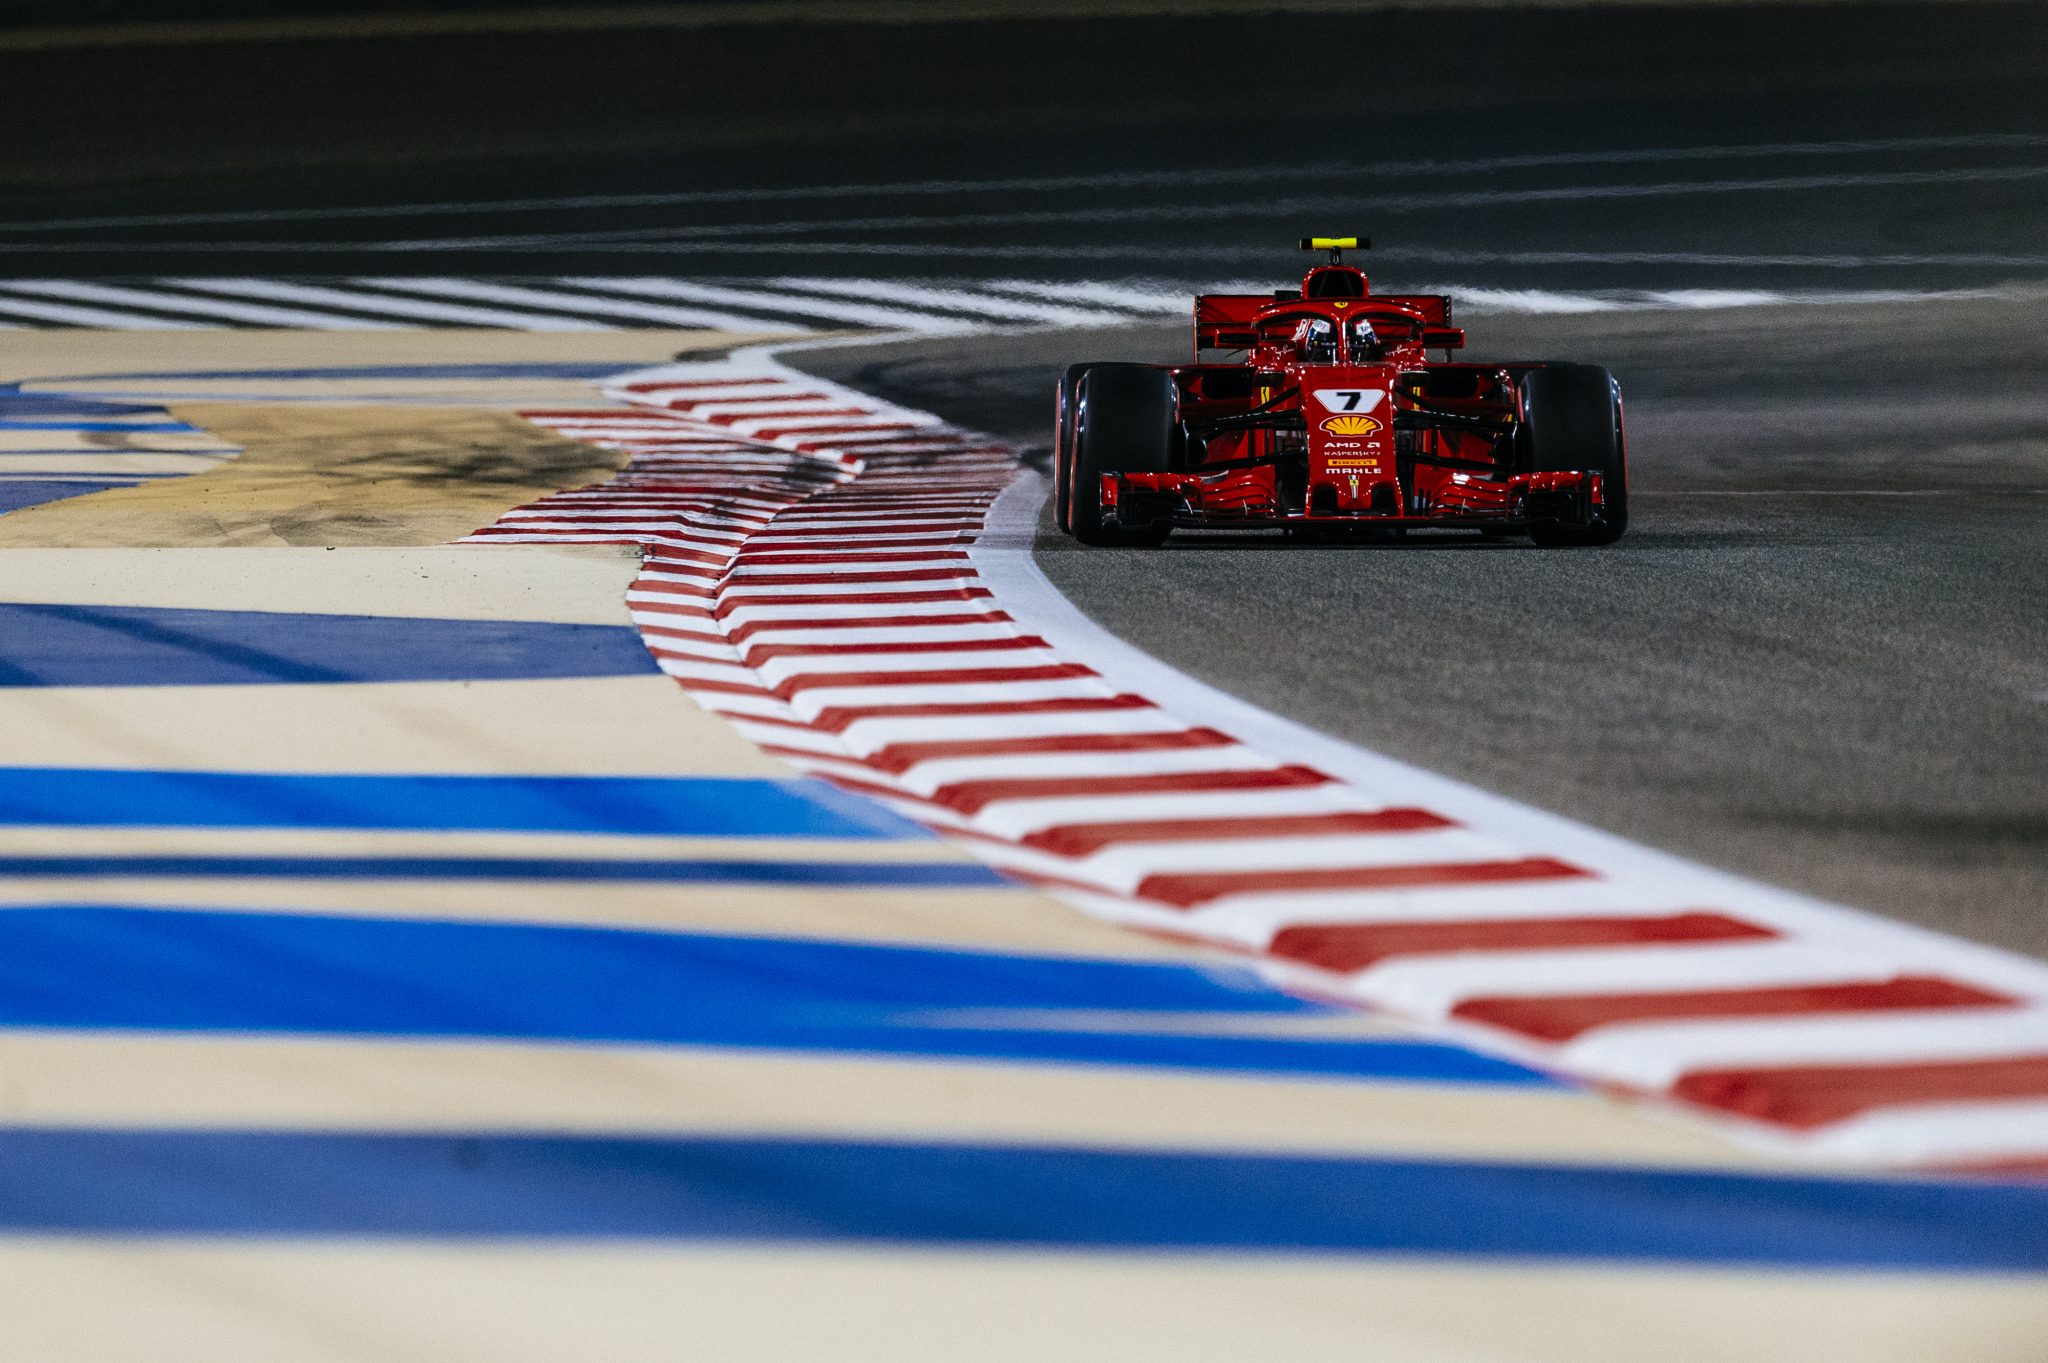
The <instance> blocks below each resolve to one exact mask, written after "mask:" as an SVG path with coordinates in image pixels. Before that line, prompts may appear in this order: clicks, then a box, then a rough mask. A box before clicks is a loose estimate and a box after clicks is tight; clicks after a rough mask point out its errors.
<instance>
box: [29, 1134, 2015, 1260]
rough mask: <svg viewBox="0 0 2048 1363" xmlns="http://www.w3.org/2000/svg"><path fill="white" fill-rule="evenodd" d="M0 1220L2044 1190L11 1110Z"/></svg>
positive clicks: (403, 1223)
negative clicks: (164, 1123)
mask: <svg viewBox="0 0 2048 1363" xmlns="http://www.w3.org/2000/svg"><path fill="white" fill-rule="evenodd" d="M0 1227H4V1228H5V1229H7V1230H10V1231H14V1232H17V1233H20V1232H28V1233H40V1234H53V1233H54V1234H60V1235H80V1234H85V1235H185V1236H193V1235H203V1236H223V1235H228V1236H325V1237H389V1238H416V1237H441V1238H486V1237H488V1238H502V1237H518V1238H578V1239H605V1240H615V1239H640V1240H662V1241H681V1242H697V1243H703V1242H713V1243H717V1242H724V1243H733V1242H739V1243H754V1244H820V1243H823V1244H840V1245H846V1244H851V1245H860V1244H891V1245H918V1246H947V1247H960V1248H970V1247H998V1246H999V1247H1004V1248H1031V1249H1040V1250H1070V1251H1071V1250H1125V1251H1132V1250H1137V1251H1190V1250H1229V1251H1237V1252H1251V1253H1263V1254H1274V1253H1281V1254H1286V1253H1294V1254H1301V1253H1313V1254H1344V1255H1408V1256H1415V1255H1431V1256H1439V1255H1448V1256H1457V1257H1461V1258H1464V1257H1488V1258H1503V1257H1505V1258H1515V1259H1535V1260H1578V1261H1594V1262H1606V1263H1675V1264H1702V1265H1704V1264H1720V1265H1743V1266H1754V1267H1777V1268H1805V1269H1825V1268H1835V1269H1864V1270H1869V1269H1888V1270H1895V1271H1896V1270H1919V1271H1951V1272H1954V1271H1963V1272H1970V1271H1977V1272H2004V1273H2011V1272H2032V1273H2038V1272H2041V1271H2043V1270H2048V1189H2044V1188H2040V1187H2026V1186H2020V1185H2010V1184H1995V1183H1985V1184H1972V1183H1963V1182H1954V1181H1926V1182H1908V1181H1897V1182H1893V1181H1881V1180H1876V1179H1850V1178H1811V1177H1791V1176H1777V1177H1774V1176H1766V1175H1753V1174H1726V1173H1710V1172H1695V1171H1679V1170H1650V1169H1614V1168H1597V1167H1596V1168H1583V1167H1558V1166H1545V1165H1517V1164H1459V1163H1451V1162H1446V1161H1434V1160H1393V1159H1361V1158H1332V1157H1315V1156H1285V1155H1237V1154H1201V1153H1184V1152H1162V1151H1110V1150H1087V1149H1073V1148H1063V1147H1031V1146H1024V1147H1017V1146H985V1145H963V1144H953V1145H946V1144H935V1143H934V1144H912V1143H885V1142H869V1141H833V1140H776V1139H735V1138H719V1137H682V1138H676V1137H616V1136H587V1137H578V1136H554V1135H548V1136H522V1135H500V1134H478V1135H444V1134H433V1135H412V1134H391V1133H382V1132H378V1133H296V1132H275V1131H206V1130H201V1131H120V1130H97V1129H88V1130H77V1129H67V1130H17V1131H6V1132H0Z"/></svg>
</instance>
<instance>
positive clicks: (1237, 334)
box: [1195, 293, 1285, 352]
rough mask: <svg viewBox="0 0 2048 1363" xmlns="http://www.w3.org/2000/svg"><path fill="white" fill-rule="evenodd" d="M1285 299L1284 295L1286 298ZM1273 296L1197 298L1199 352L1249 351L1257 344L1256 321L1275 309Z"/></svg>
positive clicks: (1226, 294) (1205, 294) (1219, 294)
mask: <svg viewBox="0 0 2048 1363" xmlns="http://www.w3.org/2000/svg"><path fill="white" fill-rule="evenodd" d="M1282 296H1283V297H1284V296H1285V295H1284V294H1283V295H1282ZM1273 302H1274V295H1272V294H1270V293H1198V294H1196V295H1195V350H1196V351H1197V352H1200V351H1204V350H1247V349H1249V348H1251V347H1252V346H1253V345H1255V344H1257V342H1258V338H1257V336H1256V335H1254V334H1253V332H1252V319H1253V318H1255V317H1257V316H1258V314H1259V309H1260V308H1266V307H1271V306H1272V305H1273Z"/></svg>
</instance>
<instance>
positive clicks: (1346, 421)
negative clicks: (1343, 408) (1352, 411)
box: [1323, 416, 1380, 435]
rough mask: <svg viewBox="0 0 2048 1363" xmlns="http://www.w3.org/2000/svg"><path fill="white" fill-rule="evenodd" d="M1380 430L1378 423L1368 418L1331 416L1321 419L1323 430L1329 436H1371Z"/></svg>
mask: <svg viewBox="0 0 2048 1363" xmlns="http://www.w3.org/2000/svg"><path fill="white" fill-rule="evenodd" d="M1379 428H1380V423H1379V422H1378V421H1377V420H1375V419H1374V418H1372V417H1369V416H1333V417H1325V418H1324V419H1323V429H1324V430H1326V431H1328V432H1329V433H1330V434H1331V435H1371V434H1372V433H1373V432H1374V431H1376V430H1378V429H1379Z"/></svg>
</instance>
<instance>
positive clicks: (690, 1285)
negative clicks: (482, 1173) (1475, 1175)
mask: <svg viewBox="0 0 2048 1363" xmlns="http://www.w3.org/2000/svg"><path fill="white" fill-rule="evenodd" d="M110 1301H113V1302H119V1303H121V1304H122V1309H120V1310H112V1311H110V1310H108V1309H107V1303H109V1302H110ZM0 1311H4V1312H5V1313H6V1317H7V1322H8V1325H7V1330H8V1335H9V1338H10V1340H12V1341H13V1342H14V1343H15V1345H16V1346H17V1347H18V1348H19V1349H20V1352H21V1356H22V1357H24V1358H33V1359H38V1360H46V1359H73V1358H76V1359H91V1360H93V1361H94V1363H219V1360H223V1359H237V1360H240V1359H249V1360H257V1359H260V1360H264V1363H362V1360H365V1359H391V1360H404V1361H405V1363H454V1361H455V1360H461V1361H462V1363H471V1361H472V1360H473V1361H474V1363H562V1360H564V1359H589V1360H600V1359H601V1360H603V1363H684V1361H685V1360H687V1361H688V1363H697V1360H716V1363H795V1361H796V1360H803V1363H961V1361H962V1360H973V1363H1047V1360H1059V1363H1247V1361H1248V1360H1266V1359H1272V1360H1290V1361H1291V1360H1316V1363H1322V1361H1323V1360H1353V1359H1356V1360H1369V1363H1651V1361H1652V1360H1654V1363H1736V1361H1737V1360H1739V1363H1930V1361H1931V1360H1939V1361H1940V1363H2039V1361H2040V1359H2041V1357H2042V1352H2041V1347H2040V1344H2041V1341H2042V1340H2043V1339H2048V1300H2044V1298H2043V1297H2042V1295H2041V1293H2040V1291H2039V1290H2038V1288H2037V1287H2036V1286H2035V1285H2034V1284H2033V1283H2032V1282H2022V1281H2016V1280H2011V1279H2001V1278H1996V1277H1988V1278H1983V1279H1977V1280H1971V1281H1964V1282H1954V1281H1947V1280H1944V1281H1939V1282H1935V1281H1930V1280H1928V1279H1925V1278H1920V1277H1915V1276H1912V1275H1906V1274H1883V1273H1868V1274H1858V1275H1855V1276H1851V1277H1842V1278H1828V1279H1816V1278H1814V1277H1811V1276H1807V1275H1802V1274H1789V1275H1784V1274H1773V1273H1765V1272H1743V1271H1733V1270H1706V1271H1697V1270H1692V1269H1684V1270H1680V1269H1660V1268H1640V1269H1633V1270H1628V1271H1623V1272H1612V1271H1606V1270H1597V1269H1585V1268H1577V1267H1571V1266H1563V1267H1526V1266H1519V1265H1513V1264H1487V1263H1414V1262H1404V1261H1401V1260H1390V1261H1375V1260H1362V1261H1361V1260H1349V1259H1335V1258H1313V1257H1306V1256H1304V1257H1273V1258H1267V1257H1258V1258H1253V1257H1244V1256H1237V1255H1229V1254H1189V1255H1179V1256H1136V1255H1124V1254H1114V1253H1101V1254H1086V1255H1080V1254H1075V1255H1062V1254H1035V1253H1020V1252H1015V1251H1004V1250H997V1249H990V1250H984V1251H981V1252H977V1253H973V1254H965V1253H941V1252H928V1253H917V1252H910V1253H906V1252H903V1251H900V1250H888V1249H866V1250H855V1251H827V1250H808V1249H802V1250H797V1249H792V1250H778V1249H751V1248H683V1249H675V1248H664V1247H659V1246H649V1245H637V1244H630V1243H628V1244H619V1245H602V1244H597V1245H561V1246H546V1247H531V1246H460V1245H454V1244H445V1243H444V1244H434V1243H427V1244H368V1245H364V1244H305V1243H293V1242H289V1241H287V1242H282V1243H271V1244H247V1243H242V1244H236V1243H212V1244H207V1243H200V1244H194V1243H189V1242H187V1243H166V1242H152V1241H148V1240H142V1241H128V1242H120V1243H93V1244H71V1245H35V1244H26V1243H23V1242H20V1241H15V1242H13V1243H0Z"/></svg>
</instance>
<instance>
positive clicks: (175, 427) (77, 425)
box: [0, 417, 204, 434]
mask: <svg viewBox="0 0 2048 1363" xmlns="http://www.w3.org/2000/svg"><path fill="white" fill-rule="evenodd" d="M0 431H182V432H187V433H196V434H204V432H201V431H200V430H199V428H198V427H197V426H188V425H186V424H185V423H184V422H182V421H94V420H90V419H87V418H76V419H73V420H70V421H13V420H8V419H7V418H5V417H0Z"/></svg>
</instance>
